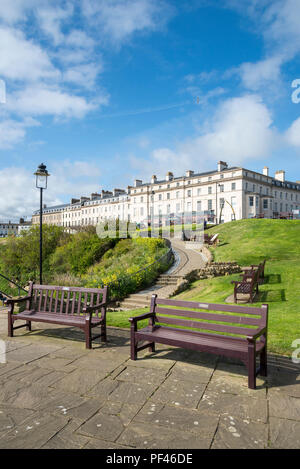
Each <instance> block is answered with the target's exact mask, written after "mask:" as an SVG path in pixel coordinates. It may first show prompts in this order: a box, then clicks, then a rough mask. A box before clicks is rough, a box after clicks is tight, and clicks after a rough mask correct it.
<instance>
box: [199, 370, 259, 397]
mask: <svg viewBox="0 0 300 469" xmlns="http://www.w3.org/2000/svg"><path fill="white" fill-rule="evenodd" d="M206 392H207V394H209V393H211V392H217V393H222V394H236V395H240V396H249V397H254V398H255V399H267V386H266V383H265V382H264V381H262V382H259V380H258V379H257V388H256V389H249V388H248V377H243V376H240V375H238V376H233V375H230V374H228V375H226V374H224V375H220V374H219V375H217V374H214V376H213V377H212V378H211V380H210V382H209V384H208V386H207V389H206Z"/></svg>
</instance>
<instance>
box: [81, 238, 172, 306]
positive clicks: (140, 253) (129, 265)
mask: <svg viewBox="0 0 300 469" xmlns="http://www.w3.org/2000/svg"><path fill="white" fill-rule="evenodd" d="M167 252H168V247H167V246H166V243H165V241H164V240H161V239H155V238H137V239H124V240H121V241H119V243H118V244H117V245H116V246H115V247H114V249H110V250H109V251H107V252H106V253H105V254H104V255H103V257H102V259H101V261H100V262H99V263H97V264H95V265H93V266H92V267H90V268H89V269H88V271H87V273H86V274H85V275H83V276H82V279H83V282H84V284H85V286H88V287H100V286H102V285H108V286H109V291H110V298H111V299H121V298H123V297H125V296H126V295H128V294H129V293H133V292H135V291H138V290H140V289H142V288H144V287H146V286H148V285H150V284H151V283H153V281H154V280H155V279H156V277H157V276H158V275H159V274H160V273H161V272H164V271H165V270H166V269H167V268H168V267H169V263H170V262H169V261H167V259H164V257H166V256H164V255H165V254H166V253H167Z"/></svg>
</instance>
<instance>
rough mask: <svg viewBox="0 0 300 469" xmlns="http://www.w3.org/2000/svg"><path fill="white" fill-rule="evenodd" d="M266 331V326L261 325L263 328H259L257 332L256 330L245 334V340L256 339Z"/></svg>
mask: <svg viewBox="0 0 300 469" xmlns="http://www.w3.org/2000/svg"><path fill="white" fill-rule="evenodd" d="M266 332H267V328H266V327H263V328H262V329H260V330H259V331H258V332H256V334H253V335H249V336H247V340H248V341H251V340H256V339H257V338H258V337H260V336H261V335H263V334H265V333H266Z"/></svg>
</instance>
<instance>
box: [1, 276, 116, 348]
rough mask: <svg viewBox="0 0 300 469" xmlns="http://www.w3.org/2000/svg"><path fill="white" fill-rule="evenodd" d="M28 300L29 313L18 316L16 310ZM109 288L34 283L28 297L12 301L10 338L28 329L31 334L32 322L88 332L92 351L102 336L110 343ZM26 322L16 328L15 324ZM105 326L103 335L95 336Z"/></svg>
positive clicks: (10, 302)
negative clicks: (107, 315)
mask: <svg viewBox="0 0 300 469" xmlns="http://www.w3.org/2000/svg"><path fill="white" fill-rule="evenodd" d="M24 301H26V306H25V310H24V311H22V312H20V313H18V314H14V307H15V305H16V304H20V303H22V302H24ZM106 302H107V287H104V288H103V289H96V288H81V287H60V286H53V285H35V284H34V283H30V285H29V292H28V296H26V297H23V298H20V299H17V300H14V299H8V300H7V302H6V303H7V305H9V306H10V309H9V312H8V336H9V337H13V334H14V330H16V329H20V328H21V327H26V328H27V330H29V331H31V321H37V322H47V323H51V324H63V325H66V326H70V327H79V328H80V329H82V330H83V331H84V333H85V342H86V348H88V349H90V348H92V340H94V339H97V338H98V337H101V338H102V340H103V341H106ZM21 319H22V320H24V321H26V323H25V324H23V325H21V326H16V327H14V323H15V321H18V320H21ZM99 325H100V326H101V334H99V335H97V336H94V337H92V328H94V327H96V326H99Z"/></svg>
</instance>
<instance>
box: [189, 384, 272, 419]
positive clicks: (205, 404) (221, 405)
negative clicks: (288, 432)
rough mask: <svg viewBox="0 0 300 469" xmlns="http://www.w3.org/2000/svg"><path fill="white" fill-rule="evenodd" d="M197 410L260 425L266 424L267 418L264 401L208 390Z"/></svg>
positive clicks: (265, 402) (265, 401)
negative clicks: (250, 421) (255, 422)
mask: <svg viewBox="0 0 300 469" xmlns="http://www.w3.org/2000/svg"><path fill="white" fill-rule="evenodd" d="M198 408H199V409H200V410H209V411H210V412H214V413H216V414H218V415H220V416H229V417H230V416H232V417H234V418H241V419H245V420H252V421H257V422H262V423H266V422H267V417H268V411H267V409H268V407H267V400H265V399H254V398H252V397H248V396H244V395H234V394H224V393H218V392H215V391H208V390H207V391H205V394H204V395H203V397H202V399H201V402H200V403H199V407H198Z"/></svg>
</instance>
